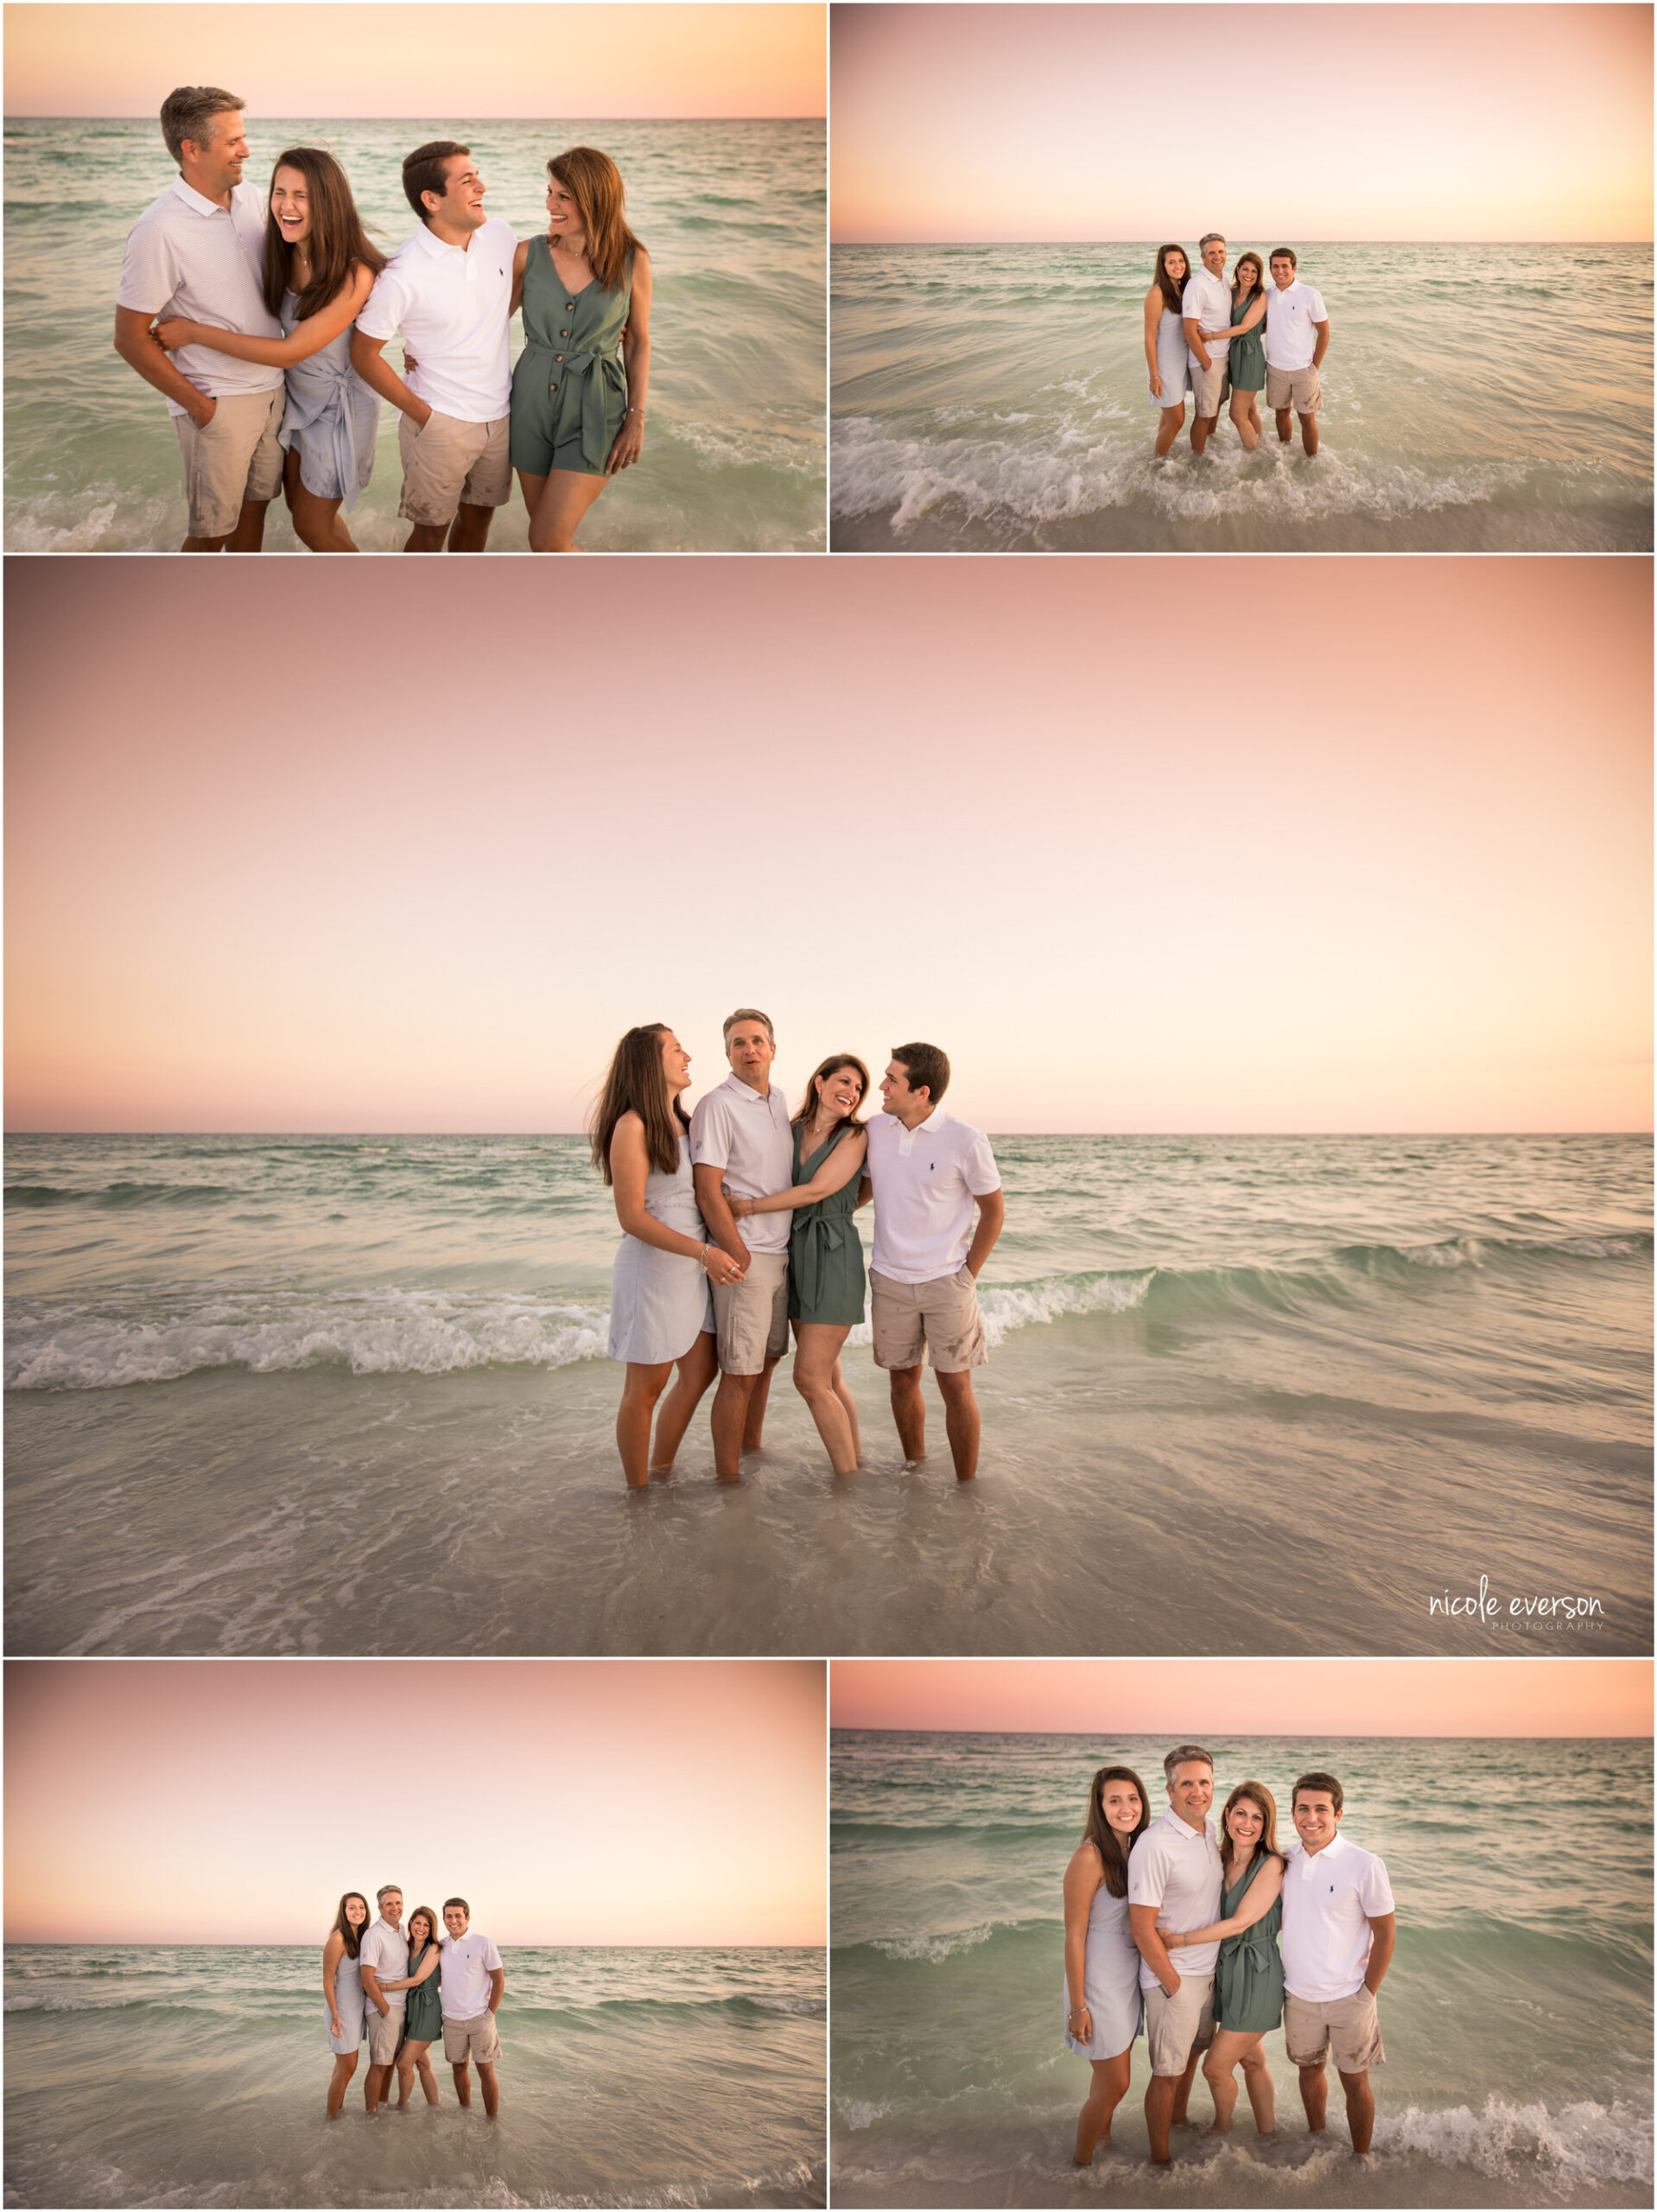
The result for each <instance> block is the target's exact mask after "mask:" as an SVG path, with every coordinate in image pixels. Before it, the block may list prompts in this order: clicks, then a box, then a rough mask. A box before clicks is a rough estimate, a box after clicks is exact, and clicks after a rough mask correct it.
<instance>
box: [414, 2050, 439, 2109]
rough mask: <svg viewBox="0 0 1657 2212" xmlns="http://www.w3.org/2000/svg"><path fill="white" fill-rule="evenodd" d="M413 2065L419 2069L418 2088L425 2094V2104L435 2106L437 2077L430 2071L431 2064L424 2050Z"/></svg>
mask: <svg viewBox="0 0 1657 2212" xmlns="http://www.w3.org/2000/svg"><path fill="white" fill-rule="evenodd" d="M430 2048H431V2046H430V2044H428V2045H427V2046H426V2049H427V2050H430ZM415 2063H416V2066H417V2067H418V2068H419V2069H420V2086H421V2088H422V2089H423V2090H424V2091H425V2093H426V2102H427V2103H428V2104H429V2105H435V2103H436V2102H437V2076H436V2075H435V2073H434V2072H433V2071H432V2063H431V2061H430V2059H429V2058H428V2057H427V2056H426V2052H425V2051H424V2050H422V2052H421V2054H420V2056H419V2057H418V2058H417V2059H416V2061H415Z"/></svg>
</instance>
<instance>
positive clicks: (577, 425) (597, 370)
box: [511, 234, 633, 476]
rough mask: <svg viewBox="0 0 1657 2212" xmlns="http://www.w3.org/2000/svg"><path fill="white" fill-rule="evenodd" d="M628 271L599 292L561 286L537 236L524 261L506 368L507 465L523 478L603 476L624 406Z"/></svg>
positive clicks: (592, 286)
mask: <svg viewBox="0 0 1657 2212" xmlns="http://www.w3.org/2000/svg"><path fill="white" fill-rule="evenodd" d="M632 291H633V285H632V270H629V271H628V274H627V277H626V280H625V283H623V284H622V285H621V287H620V289H619V290H618V291H614V292H606V290H605V289H604V287H603V285H602V284H600V282H599V280H598V278H597V277H594V278H593V279H592V281H591V282H590V283H587V284H584V285H583V286H582V287H581V290H580V291H579V292H571V291H568V290H566V289H565V287H564V284H563V281H562V278H561V277H559V275H558V272H557V270H556V269H555V268H554V267H553V265H552V248H551V246H550V245H549V244H548V242H547V239H546V237H545V235H544V234H543V235H542V236H540V237H537V238H531V239H530V251H529V257H528V259H527V260H526V261H525V263H524V351H523V352H522V353H520V354H519V355H518V357H517V366H516V367H515V368H514V369H513V371H512V444H511V454H512V466H513V467H514V468H521V469H523V470H524V473H525V474H527V475H530V476H549V475H551V474H552V472H553V470H554V469H555V468H572V469H574V470H575V473H576V474H578V475H581V476H602V475H603V474H604V473H605V468H604V464H605V462H606V461H608V459H609V458H610V448H611V447H612V446H613V445H614V443H615V442H616V439H617V437H618V435H619V434H620V430H621V425H622V422H623V419H624V417H625V415H626V412H627V372H626V371H625V369H624V368H623V366H622V364H621V334H622V330H623V328H624V327H625V324H626V321H627V309H628V305H629V303H630V302H631V301H632Z"/></svg>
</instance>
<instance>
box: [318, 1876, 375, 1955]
mask: <svg viewBox="0 0 1657 2212" xmlns="http://www.w3.org/2000/svg"><path fill="white" fill-rule="evenodd" d="M352 1897H355V1898H356V1900H357V1902H358V1904H359V1905H361V1907H362V1909H363V1911H364V1913H365V1916H366V1917H365V1919H364V1921H363V1925H362V1931H361V1932H362V1933H363V1934H364V1935H365V1934H366V1933H367V1932H368V1923H369V1921H371V1919H372V1918H373V1917H374V1915H373V1912H372V1911H371V1909H370V1906H369V1903H368V1899H367V1898H366V1897H365V1896H364V1895H363V1893H362V1891H360V1890H347V1891H346V1893H345V1895H344V1897H341V1898H340V1910H339V1911H338V1912H336V1913H335V1914H334V1916H333V1927H332V1928H330V1929H329V1930H328V1933H329V1935H330V1936H344V1937H345V1939H346V1957H347V1958H352V1959H354V1958H355V1957H356V1955H357V1942H358V1935H359V1931H358V1930H357V1929H354V1928H353V1927H352V1924H351V1923H350V1922H349V1921H348V1920H347V1919H346V1906H347V1905H348V1904H350V1903H351V1900H352Z"/></svg>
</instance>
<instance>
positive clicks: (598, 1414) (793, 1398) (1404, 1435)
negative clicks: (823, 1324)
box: [5, 1135, 1652, 1656]
mask: <svg viewBox="0 0 1657 2212" xmlns="http://www.w3.org/2000/svg"><path fill="white" fill-rule="evenodd" d="M994 1143H995V1151H996V1156H997V1160H998V1161H999V1163H1000V1169H1001V1173H1002V1175H1003V1177H1004V1187H1005V1189H1006V1198H1007V1228H1006V1234H1005V1235H1004V1236H1003V1237H1002V1239H1001V1241H1000V1244H999V1245H998V1246H997V1248H996V1249H995V1251H994V1254H993V1255H992V1257H991V1260H990V1263H989V1266H988V1267H987V1269H986V1271H985V1274H984V1277H983V1281H982V1283H981V1301H982V1305H983V1308H984V1313H985V1316H986V1322H987V1332H988V1336H989V1338H990V1343H991V1351H992V1356H991V1363H990V1364H989V1366H988V1367H987V1368H986V1369H984V1370H981V1375H980V1377H979V1383H980V1397H981V1404H982V1408H983V1419H984V1450H983V1457H982V1460H981V1472H980V1476H979V1479H978V1480H977V1482H976V1483H975V1484H965V1485H962V1484H957V1483H956V1481H955V1478H954V1475H953V1472H952V1471H951V1468H950V1464H949V1455H948V1452H947V1449H946V1447H945V1444H944V1439H943V1423H942V1420H941V1418H940V1408H939V1403H938V1401H937V1398H936V1391H935V1389H933V1387H932V1386H931V1385H930V1384H929V1385H928V1395H929V1403H930V1413H929V1432H928V1433H929V1441H930V1446H931V1457H930V1459H928V1460H927V1462H926V1463H925V1465H924V1468H923V1469H922V1470H921V1471H918V1472H916V1473H905V1471H904V1470H903V1465H902V1460H901V1457H900V1455H899V1452H898V1446H897V1439H896V1434H895V1432H894V1430H893V1428H892V1423H891V1418H890V1411H889V1407H888V1405H887V1402H886V1386H885V1382H884V1378H883V1377H882V1376H879V1374H878V1372H877V1371H876V1370H874V1368H873V1364H872V1360H871V1356H870V1353H869V1351H868V1349H867V1324H865V1325H864V1327H863V1328H862V1329H861V1330H860V1331H859V1332H857V1333H856V1336H855V1337H854V1340H853V1344H852V1347H851V1348H850V1349H848V1353H847V1367H848V1376H849V1378H850V1380H851V1383H852V1384H853V1387H854V1390H855V1391H856V1393H857V1395H858V1398H859V1402H860V1407H861V1409H862V1420H863V1427H864V1433H865V1438H866V1465H865V1466H864V1468H863V1469H862V1470H861V1471H860V1472H859V1473H858V1474H857V1475H855V1476H852V1477H848V1478H843V1479H838V1480H837V1479H835V1478H833V1477H832V1476H831V1475H830V1474H829V1472H828V1466H827V1463H826V1461H825V1460H824V1459H823V1456H822V1448H821V1446H820V1445H819V1443H818V1440H817V1437H816V1431H815V1430H814V1429H813V1428H812V1427H811V1424H810V1421H809V1416H808V1415H807V1413H806V1411H805V1408H804V1406H803V1402H801V1401H800V1399H799V1398H798V1397H797V1395H796V1393H795V1392H794V1391H793V1390H792V1389H790V1385H789V1380H788V1370H787V1367H786V1366H784V1367H783V1368H782V1369H779V1370H778V1376H777V1379H776V1382H775V1383H774V1385H773V1390H772V1409H771V1414H770V1417H769V1421H768V1425H767V1430H766V1442H765V1450H764V1452H762V1453H761V1454H759V1455H758V1456H756V1457H755V1458H753V1459H750V1460H749V1461H748V1462H747V1463H746V1468H745V1476H744V1479H743V1481H742V1483H741V1484H740V1485H736V1486H729V1487H726V1486H721V1485H718V1484H715V1483H714V1480H713V1458H712V1448H711V1445H710V1443H709V1440H708V1425H707V1413H706V1406H707V1405H708V1404H711V1399H710V1400H708V1401H706V1402H704V1408H703V1409H702V1410H699V1412H698V1414H697V1416H696V1419H695V1423H694V1424H693V1427H692V1429H691V1432H690V1434H689V1438H688V1440H687V1443H686V1446H685V1449H684V1452H683V1453H682V1458H681V1461H680V1465H679V1469H678V1471H677V1472H676V1475H675V1477H674V1478H673V1479H672V1480H671V1481H670V1482H669V1483H658V1484H654V1485H652V1487H651V1490H650V1491H648V1492H638V1493H633V1494H629V1493H628V1492H627V1491H626V1490H625V1487H624V1484H623V1482H622V1478H621V1471H620V1465H619V1461H618V1459H617V1458H616V1454H615V1448H614V1441H613V1425H614V1419H615V1408H616V1405H617V1402H618V1400H619V1394H620V1384H621V1370H620V1368H619V1366H617V1365H616V1364H614V1363H612V1362H611V1361H610V1360H608V1359H607V1358H606V1356H605V1348H606V1327H607V1306H608V1296H609V1279H610V1268H611V1262H612V1259H613V1254H614V1250H615V1246H616V1243H617V1239H618V1231H617V1229H616V1224H615V1216H614V1211H613V1205H612V1203H611V1200H610V1198H609V1195H608V1193H607V1192H606V1191H605V1190H604V1188H603V1186H602V1185H601V1184H600V1181H599V1179H598V1177H597V1175H596V1174H595V1173H594V1171H593V1169H592V1167H591V1166H590V1165H589V1164H588V1161H587V1147H586V1142H585V1140H584V1139H581V1138H580V1137H575V1136H544V1137H530V1136H499V1137H489V1136H412V1135H410V1136H326V1137H319V1136H291V1137H257V1136H217V1137H215V1136H205V1137H178V1136H134V1137H120V1136H84V1135H83V1136H41V1135H24V1136H14V1137H13V1138H12V1139H11V1140H10V1145H9V1148H8V1154H7V1161H6V1192H5V1208H6V1224H7V1231H8V1236H7V1245H8V1269H9V1276H8V1302H7V1321H6V1340H5V1382H6V1386H7V1387H6V1398H5V1408H6V1510H7V1523H6V1529H7V1536H8V1539H9V1541H8V1543H7V1547H6V1569H7V1578H8V1580H7V1588H6V1632H7V1649H8V1650H9V1651H10V1653H11V1654H13V1655H14V1656H17V1655H21V1654H43V1653H62V1652H73V1653H125V1654H134V1653H156V1652H173V1653H186V1652H188V1653H206V1654H213V1653H238V1654H249V1653H251V1654H267V1655H270V1654H282V1653H289V1652H320V1653H331V1654H353V1653H363V1654H382V1655H387V1656H395V1655H400V1654H404V1653H413V1654H428V1653H429V1654H460V1653H473V1652H476V1653H486V1654H487V1653H496V1654H506V1653H517V1654H526V1655H531V1656H533V1655H539V1654H552V1653H585V1652H590V1653H603V1652H632V1653H638V1654H651V1653H657V1652H671V1653H699V1652H730V1653H742V1652H752V1651H759V1652H773V1653H800V1654H805V1655H816V1654H820V1653H822V1652H846V1653H857V1652H883V1651H892V1652H898V1653H903V1652H1006V1653H1019V1652H1037V1653H1053V1654H1061V1653H1098V1652H1106V1653H1109V1652H1124V1653H1151V1652H1163V1651H1184V1652H1190V1653H1194V1654H1197V1653H1228V1652H1229V1653H1239V1652H1248V1653H1268V1652H1280V1653H1294V1652H1330V1651H1342V1652H1354V1653H1361V1652H1434V1653H1444V1654H1450V1655H1459V1654H1463V1653H1478V1652H1491V1651H1499V1652H1505V1653H1509V1654H1512V1653H1523V1652H1533V1651H1548V1652H1552V1653H1584V1652H1586V1653H1593V1654H1601V1655H1603V1654H1606V1653H1611V1652H1618V1653H1635V1652H1641V1653H1644V1652H1649V1650H1650V1649H1651V1633H1652V1613H1651V1591H1652V1558H1651V1533H1652V1496H1651V1460H1650V1414H1651V1380H1652V1377H1651V1357H1650V1348H1651V1320H1652V1316H1651V1262H1652V1235H1651V1213H1650V1197H1651V1143H1650V1140H1649V1139H1648V1138H1644V1137H1611V1136H1575V1137H1572V1136H1504V1137H1442V1136H1439V1137H1173V1136H1159V1137H1127V1136H1033V1137H1032V1136H998V1137H997V1138H996V1139H995V1140H994ZM869 1218H870V1217H869V1216H868V1215H867V1213H866V1214H864V1215H863V1216H862V1217H860V1220H861V1224H864V1226H863V1235H864V1237H865V1243H866V1245H867V1235H868V1231H867V1223H868V1221H869ZM1240 1496H1241V1497H1242V1498H1244V1499H1246V1501H1247V1503H1246V1507H1245V1508H1244V1509H1243V1510H1239V1507H1238V1503H1237V1501H1238V1498H1239V1497H1240ZM1481 1585H1482V1586H1483V1587H1482V1588H1481ZM1175 1592H1178V1599H1177V1602H1173V1603H1171V1602H1170V1600H1171V1598H1172V1597H1173V1596H1174V1593H1175ZM1193 1599H1195V1602H1193Z"/></svg>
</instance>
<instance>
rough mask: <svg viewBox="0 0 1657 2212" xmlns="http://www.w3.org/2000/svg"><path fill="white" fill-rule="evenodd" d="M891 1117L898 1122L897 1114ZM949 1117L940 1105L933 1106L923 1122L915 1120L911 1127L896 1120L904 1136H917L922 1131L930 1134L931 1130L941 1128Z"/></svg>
mask: <svg viewBox="0 0 1657 2212" xmlns="http://www.w3.org/2000/svg"><path fill="white" fill-rule="evenodd" d="M892 1120H893V1121H894V1122H898V1116H896V1115H895V1114H894V1115H893V1116H892ZM948 1120H949V1116H948V1115H947V1114H946V1113H945V1112H944V1110H943V1107H942V1106H935V1107H934V1108H933V1109H932V1110H931V1112H930V1114H929V1115H928V1116H927V1117H926V1119H925V1120H924V1122H916V1124H915V1126H914V1128H912V1129H905V1128H904V1125H903V1123H902V1122H898V1128H899V1129H901V1130H903V1134H904V1135H905V1136H906V1137H917V1136H920V1135H922V1134H923V1133H925V1134H926V1135H930V1134H931V1132H932V1131H933V1130H935V1129H941V1128H943V1124H944V1123H945V1122H947V1121H948Z"/></svg>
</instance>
